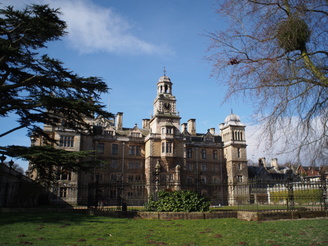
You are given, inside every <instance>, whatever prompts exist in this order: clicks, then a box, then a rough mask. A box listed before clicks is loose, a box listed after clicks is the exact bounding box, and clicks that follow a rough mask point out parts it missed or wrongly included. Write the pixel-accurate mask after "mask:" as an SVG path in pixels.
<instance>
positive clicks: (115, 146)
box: [112, 144, 118, 155]
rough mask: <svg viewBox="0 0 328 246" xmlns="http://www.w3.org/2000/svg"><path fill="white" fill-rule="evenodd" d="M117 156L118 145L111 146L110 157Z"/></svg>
mask: <svg viewBox="0 0 328 246" xmlns="http://www.w3.org/2000/svg"><path fill="white" fill-rule="evenodd" d="M117 154H118V144H112V155H117Z"/></svg>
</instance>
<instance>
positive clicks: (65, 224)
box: [0, 213, 328, 246]
mask: <svg viewBox="0 0 328 246" xmlns="http://www.w3.org/2000/svg"><path fill="white" fill-rule="evenodd" d="M327 226H328V220H327V219H307V220H285V221H267V222H247V221H240V220H237V219H212V220H171V221H165V220H141V219H120V218H108V217H100V216H89V215H82V214H65V213H64V214H63V213H49V214H40V213H27V214H24V213H2V214H0V245H29V244H31V245H47V246H51V245H56V246H60V245H190V246H191V245H206V246H208V245H229V246H230V245H271V246H273V245H276V246H277V245H298V246H299V245H327V244H328V236H327V235H328V234H327Z"/></svg>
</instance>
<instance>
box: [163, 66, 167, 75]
mask: <svg viewBox="0 0 328 246" xmlns="http://www.w3.org/2000/svg"><path fill="white" fill-rule="evenodd" d="M163 72H164V76H166V68H165V66H164V70H163Z"/></svg>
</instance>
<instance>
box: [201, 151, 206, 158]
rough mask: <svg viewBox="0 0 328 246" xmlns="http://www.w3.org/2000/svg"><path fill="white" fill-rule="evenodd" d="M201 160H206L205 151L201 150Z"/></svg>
mask: <svg viewBox="0 0 328 246" xmlns="http://www.w3.org/2000/svg"><path fill="white" fill-rule="evenodd" d="M202 159H206V149H202Z"/></svg>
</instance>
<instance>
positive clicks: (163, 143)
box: [145, 70, 184, 196]
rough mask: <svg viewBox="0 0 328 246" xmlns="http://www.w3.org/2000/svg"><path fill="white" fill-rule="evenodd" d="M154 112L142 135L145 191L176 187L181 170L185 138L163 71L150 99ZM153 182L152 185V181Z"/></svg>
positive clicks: (170, 88) (151, 191)
mask: <svg viewBox="0 0 328 246" xmlns="http://www.w3.org/2000/svg"><path fill="white" fill-rule="evenodd" d="M153 110H154V114H153V116H152V118H151V119H150V122H149V127H150V133H149V135H148V136H146V138H145V176H146V187H147V191H148V195H149V196H150V195H152V194H156V192H157V191H159V190H163V189H167V190H179V189H180V188H181V183H180V175H181V173H180V171H181V169H182V168H181V167H183V165H184V164H183V157H184V151H183V146H184V142H183V139H182V138H181V133H180V130H179V128H180V119H181V118H180V116H179V114H178V113H177V110H176V98H175V96H173V95H172V82H171V80H170V78H169V77H167V76H166V75H165V70H164V76H162V77H160V78H159V80H158V82H157V95H156V98H155V100H154V103H153ZM154 183H155V184H156V185H151V184H154Z"/></svg>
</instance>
